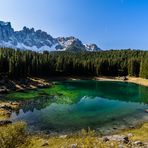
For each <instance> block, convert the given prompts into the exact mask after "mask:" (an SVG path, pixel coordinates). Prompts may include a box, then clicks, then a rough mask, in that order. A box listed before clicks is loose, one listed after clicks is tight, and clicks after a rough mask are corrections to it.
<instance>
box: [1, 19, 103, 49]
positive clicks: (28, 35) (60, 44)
mask: <svg viewBox="0 0 148 148" xmlns="http://www.w3.org/2000/svg"><path fill="white" fill-rule="evenodd" d="M0 47H8V48H15V49H22V50H32V51H38V52H42V51H65V50H76V51H79V50H82V51H100V50H101V49H100V48H99V47H98V46H97V45H96V44H90V45H88V44H83V43H82V41H80V40H79V39H78V38H75V37H73V36H70V37H57V38H54V37H52V36H51V35H50V34H48V33H47V32H45V31H42V30H35V29H34V28H31V29H30V28H27V27H26V26H25V27H23V29H22V30H20V31H15V30H14V29H13V28H12V26H11V23H10V22H3V21H0Z"/></svg>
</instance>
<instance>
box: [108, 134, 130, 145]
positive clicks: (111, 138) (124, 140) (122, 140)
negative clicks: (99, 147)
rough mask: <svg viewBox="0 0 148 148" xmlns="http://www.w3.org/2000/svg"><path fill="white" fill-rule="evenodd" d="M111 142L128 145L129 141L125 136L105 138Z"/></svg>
mask: <svg viewBox="0 0 148 148" xmlns="http://www.w3.org/2000/svg"><path fill="white" fill-rule="evenodd" d="M106 138H108V139H109V140H111V141H117V142H122V143H128V142H129V139H128V137H127V136H125V135H112V136H106Z"/></svg>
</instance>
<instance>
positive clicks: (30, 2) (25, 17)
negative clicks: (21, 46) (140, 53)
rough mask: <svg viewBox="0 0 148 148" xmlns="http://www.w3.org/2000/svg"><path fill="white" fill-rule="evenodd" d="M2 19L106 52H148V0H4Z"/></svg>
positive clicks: (17, 27) (1, 2) (1, 1)
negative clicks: (75, 39) (93, 46)
mask: <svg viewBox="0 0 148 148" xmlns="http://www.w3.org/2000/svg"><path fill="white" fill-rule="evenodd" d="M0 20H1V21H6V22H8V21H10V22H11V24H12V27H13V28H14V29H15V30H20V29H22V28H23V26H27V27H29V28H31V27H34V28H35V29H36V30H37V29H41V30H43V31H46V32H48V33H49V34H51V35H52V36H53V37H58V36H75V37H77V38H79V39H80V40H81V41H82V42H83V43H96V44H97V45H98V46H99V47H100V48H102V49H127V48H132V49H147V50H148V0H0Z"/></svg>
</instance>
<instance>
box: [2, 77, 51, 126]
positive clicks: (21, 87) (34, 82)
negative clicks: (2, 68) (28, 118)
mask: <svg viewBox="0 0 148 148" xmlns="http://www.w3.org/2000/svg"><path fill="white" fill-rule="evenodd" d="M51 86H52V83H51V82H49V81H48V80H45V79H40V78H26V79H20V80H10V79H8V78H7V77H6V76H3V77H2V76H0V126H1V125H6V124H10V123H11V121H9V118H10V116H11V114H12V112H14V111H17V110H19V108H20V105H21V102H16V101H7V100H5V99H4V97H5V94H8V93H10V92H14V91H25V90H31V89H37V88H48V87H51Z"/></svg>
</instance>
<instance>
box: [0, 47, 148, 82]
mask: <svg viewBox="0 0 148 148" xmlns="http://www.w3.org/2000/svg"><path fill="white" fill-rule="evenodd" d="M0 73H1V74H7V75H8V76H9V77H10V78H13V79H16V78H23V77H27V76H36V77H50V76H71V75H72V76H126V75H130V76H136V77H143V78H148V52H147V51H140V50H109V51H100V52H50V53H49V52H44V53H37V52H33V51H21V50H13V49H8V48H1V49H0Z"/></svg>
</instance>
